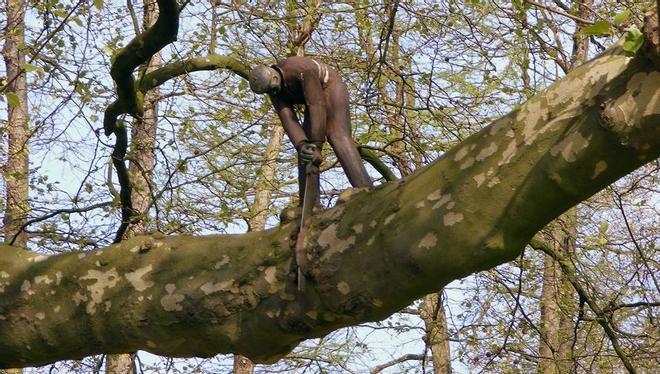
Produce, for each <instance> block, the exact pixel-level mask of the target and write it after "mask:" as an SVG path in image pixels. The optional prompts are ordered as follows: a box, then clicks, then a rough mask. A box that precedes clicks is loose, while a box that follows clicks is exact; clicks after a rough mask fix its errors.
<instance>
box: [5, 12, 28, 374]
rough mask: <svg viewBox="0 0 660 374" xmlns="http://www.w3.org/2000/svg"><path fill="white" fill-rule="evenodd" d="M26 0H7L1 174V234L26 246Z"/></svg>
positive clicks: (14, 373)
mask: <svg viewBox="0 0 660 374" xmlns="http://www.w3.org/2000/svg"><path fill="white" fill-rule="evenodd" d="M25 5H26V4H25V1H24V0H7V3H6V12H7V27H6V29H5V30H4V34H5V43H4V46H3V48H2V56H3V58H4V61H5V69H6V72H7V77H6V78H7V82H8V87H7V89H6V91H5V94H6V95H7V96H6V97H7V119H8V121H7V128H6V131H7V140H8V144H7V161H6V163H5V166H4V168H3V169H2V174H3V175H2V176H3V179H4V181H5V188H6V191H7V196H6V201H5V215H4V218H3V224H4V227H3V234H4V237H5V243H8V244H9V243H13V245H16V246H19V247H27V235H26V234H25V232H23V231H22V228H23V225H24V224H25V223H26V222H27V215H28V212H29V209H30V207H29V200H28V187H29V174H28V173H29V164H28V157H29V152H28V139H29V137H30V129H29V126H28V101H27V76H26V73H25V70H24V69H23V68H22V66H21V65H22V64H24V63H25V54H24V53H23V48H24V46H25ZM22 372H23V370H22V369H7V370H5V371H4V373H7V374H20V373H22Z"/></svg>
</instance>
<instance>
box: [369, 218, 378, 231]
mask: <svg viewBox="0 0 660 374" xmlns="http://www.w3.org/2000/svg"><path fill="white" fill-rule="evenodd" d="M377 224H378V222H376V221H375V220H374V221H371V223H370V224H369V226H370V227H371V228H372V229H373V228H374V227H376V225H377Z"/></svg>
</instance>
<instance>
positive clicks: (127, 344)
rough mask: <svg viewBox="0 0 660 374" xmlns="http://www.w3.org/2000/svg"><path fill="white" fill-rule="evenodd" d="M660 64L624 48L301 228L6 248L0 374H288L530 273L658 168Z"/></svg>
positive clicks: (0, 274)
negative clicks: (57, 372) (155, 371)
mask: <svg viewBox="0 0 660 374" xmlns="http://www.w3.org/2000/svg"><path fill="white" fill-rule="evenodd" d="M658 80H660V71H659V69H658V65H657V64H655V63H654V62H652V61H651V60H649V59H648V58H646V56H645V55H643V54H641V53H639V54H632V53H629V52H625V51H624V50H623V49H622V47H621V45H620V44H618V45H616V46H614V47H612V48H610V49H608V50H607V51H606V52H605V53H603V54H602V55H601V56H599V57H598V58H596V59H594V60H593V61H591V62H589V63H587V64H584V65H582V66H580V67H579V68H576V69H575V70H574V71H572V72H571V73H570V74H569V75H567V76H566V77H565V78H564V79H562V80H561V81H559V82H557V83H556V84H554V85H552V86H551V87H549V88H548V89H547V90H546V91H545V92H543V93H541V94H539V95H536V96H535V97H533V98H532V99H530V100H529V101H528V102H527V103H525V104H524V105H522V106H520V107H519V108H517V109H516V110H514V111H512V112H511V113H510V114H508V115H506V116H504V117H502V118H500V119H498V120H496V121H495V122H493V123H492V124H491V125H490V126H488V127H486V128H485V129H483V130H482V131H480V132H478V133H476V134H474V135H473V136H471V137H469V138H468V139H466V140H465V141H463V142H462V143H460V144H459V145H457V146H456V147H454V148H453V149H452V150H450V151H449V152H447V153H446V154H444V155H443V156H442V157H441V158H439V159H438V160H437V161H435V162H434V163H433V164H431V165H429V166H428V167H425V168H422V169H420V170H418V171H416V172H415V173H414V174H412V175H411V176H409V177H406V178H403V179H401V180H399V181H396V182H391V183H387V184H384V185H383V186H381V187H379V188H376V189H374V190H369V191H362V190H361V191H352V192H354V193H353V194H350V195H349V194H348V193H346V194H344V196H343V198H342V202H341V203H339V204H338V205H337V206H336V207H334V208H332V209H329V210H326V211H322V212H319V213H318V214H317V215H315V217H314V219H313V221H312V224H311V226H310V229H309V232H308V234H307V235H306V240H305V243H304V244H305V250H306V253H307V256H308V261H309V265H310V279H309V282H308V287H307V288H306V289H305V291H304V292H298V291H297V290H296V282H295V267H294V266H293V263H292V259H293V247H294V242H295V240H293V239H292V238H293V237H294V236H295V234H296V232H297V223H296V222H292V223H289V224H286V225H284V226H281V227H277V228H273V229H270V230H266V231H263V232H251V233H247V234H243V235H215V236H206V237H191V236H171V237H165V236H163V235H156V234H154V235H151V236H144V237H135V238H132V239H129V240H126V241H124V242H122V243H119V244H116V245H113V246H110V247H108V248H106V249H102V250H96V251H92V252H87V253H66V254H60V255H56V256H44V255H38V254H34V253H30V252H27V251H25V250H21V249H18V248H12V247H7V246H2V247H1V248H0V253H1V254H2V255H1V256H0V269H2V270H1V271H0V283H1V284H0V293H1V297H0V367H9V366H13V367H16V366H23V365H38V364H44V363H48V362H52V361H56V360H61V359H65V358H76V357H82V356H87V355H90V354H96V353H101V352H105V353H117V352H131V351H135V350H137V349H145V350H148V351H150V352H154V353H157V354H162V355H168V356H180V357H187V356H210V355H214V354H217V353H220V352H234V353H240V354H243V355H245V356H247V357H250V358H251V359H253V360H255V361H256V362H273V361H274V360H277V359H279V358H281V357H282V356H283V355H285V354H286V353H287V352H288V351H289V350H291V349H292V348H293V347H295V346H296V345H297V344H298V343H299V342H301V341H302V340H304V339H307V338H312V337H319V336H323V335H325V334H327V333H329V332H330V331H333V330H336V329H338V328H341V327H344V326H349V325H355V324H358V323H362V322H365V321H375V320H380V319H383V318H385V317H387V316H388V315H391V314H392V313H394V312H396V311H397V310H400V309H401V308H402V307H404V306H406V305H408V304H409V303H410V302H412V301H413V300H415V299H417V298H419V297H422V296H423V295H426V294H428V293H431V292H434V291H437V290H439V289H441V288H442V287H443V286H444V285H446V284H447V283H449V282H450V281H452V280H454V279H458V278H461V277H464V276H466V275H468V274H471V273H474V272H476V271H480V270H483V269H488V268H491V267H493V266H495V265H497V264H501V263H504V262H506V261H510V260H512V259H514V258H515V257H517V256H518V255H519V254H520V252H521V251H522V249H523V248H524V246H525V245H526V244H527V243H528V242H529V241H530V239H531V238H532V237H533V235H534V234H535V233H536V232H538V231H539V230H541V229H542V228H543V227H544V226H545V225H547V224H548V223H549V222H550V221H552V220H553V219H555V218H556V217H558V216H559V215H561V214H562V213H563V212H565V211H566V210H568V209H569V208H571V207H572V206H574V205H575V204H577V203H579V202H580V201H582V200H584V199H586V198H588V197H589V196H591V195H593V194H594V193H596V192H597V191H599V190H601V189H603V188H605V187H606V186H607V185H609V184H611V183H612V182H614V181H615V180H616V179H618V178H620V177H621V176H624V175H626V174H627V173H629V172H631V171H632V170H634V169H636V168H638V167H640V166H641V165H643V164H645V163H647V162H649V161H651V160H655V159H656V158H657V157H658V156H659V155H660V129H659V128H658V126H657V124H658V121H660V100H659V95H660V88H659V86H658V84H657V82H658Z"/></svg>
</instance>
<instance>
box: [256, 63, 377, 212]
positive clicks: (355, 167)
mask: <svg viewBox="0 0 660 374" xmlns="http://www.w3.org/2000/svg"><path fill="white" fill-rule="evenodd" d="M250 88H251V89H252V91H254V92H255V93H258V94H261V93H268V95H269V96H270V100H271V102H272V103H273V106H274V107H275V111H277V115H278V116H279V118H280V120H281V121H282V126H283V127H284V131H286V133H287V135H288V137H289V139H290V140H291V142H292V143H293V145H294V146H295V147H296V150H297V151H298V183H299V185H298V186H299V189H300V204H302V201H303V199H304V191H305V178H306V173H305V168H306V165H307V164H309V163H313V164H316V165H318V164H320V162H321V149H322V147H323V143H324V142H325V139H326V137H327V139H328V141H329V142H330V145H331V146H332V149H333V150H334V151H335V154H336V155H337V159H338V160H339V162H340V164H341V166H342V168H343V169H344V172H345V173H346V176H347V177H348V181H349V182H350V183H351V185H352V186H353V187H372V186H373V184H372V182H371V178H370V177H369V174H367V170H366V168H365V167H364V164H363V163H362V159H361V158H360V154H359V152H358V150H357V147H356V146H355V143H354V142H353V139H352V137H351V122H350V113H349V106H348V89H347V88H346V84H345V83H344V82H343V81H342V79H341V78H340V77H339V75H338V74H337V72H336V71H335V70H334V69H332V68H330V67H329V66H327V65H325V64H322V63H319V62H317V61H315V60H313V59H311V58H308V57H289V58H286V59H284V60H282V61H280V62H278V63H277V64H275V65H272V66H270V67H268V66H263V65H261V66H257V67H256V68H254V69H253V70H252V72H251V73H250ZM295 104H304V105H305V117H304V121H303V124H302V126H301V125H300V121H299V120H298V117H297V116H296V112H295V110H294V105H295ZM316 178H318V174H317V175H316ZM316 185H317V186H318V183H317V184H316Z"/></svg>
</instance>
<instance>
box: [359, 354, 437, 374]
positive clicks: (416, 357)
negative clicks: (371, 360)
mask: <svg viewBox="0 0 660 374" xmlns="http://www.w3.org/2000/svg"><path fill="white" fill-rule="evenodd" d="M413 360H414V361H422V360H430V357H426V355H416V354H412V353H411V354H407V355H403V356H401V357H399V358H395V359H394V360H392V361H388V362H386V363H384V364H382V365H378V366H376V367H375V368H373V369H372V370H371V374H377V373H380V372H381V371H383V370H385V369H387V368H389V367H392V366H394V365H398V364H400V363H402V362H406V361H413Z"/></svg>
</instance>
